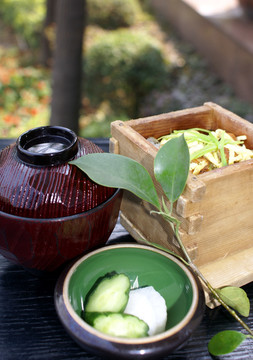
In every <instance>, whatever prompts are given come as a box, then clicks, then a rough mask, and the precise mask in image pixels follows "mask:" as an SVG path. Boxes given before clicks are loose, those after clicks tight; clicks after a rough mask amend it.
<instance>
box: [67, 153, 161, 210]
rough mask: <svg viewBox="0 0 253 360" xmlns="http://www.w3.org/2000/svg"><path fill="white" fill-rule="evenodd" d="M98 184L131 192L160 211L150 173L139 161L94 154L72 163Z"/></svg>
mask: <svg viewBox="0 0 253 360" xmlns="http://www.w3.org/2000/svg"><path fill="white" fill-rule="evenodd" d="M70 164H72V165H76V166H78V167H79V168H80V169H81V170H82V171H83V172H85V173H86V174H87V175H88V176H89V177H90V178H91V179H92V180H93V181H95V182H96V183H98V184H100V185H103V186H108V187H113V188H121V189H125V190H129V191H131V192H132V193H134V194H135V195H137V196H138V197H139V198H141V199H143V200H146V201H148V202H149V203H151V204H153V205H154V206H155V207H157V208H158V209H160V204H159V199H158V195H157V192H156V190H155V186H154V184H153V181H152V179H151V176H150V175H149V173H148V171H147V170H146V169H145V168H144V167H143V166H142V165H141V164H139V163H138V162H137V161H135V160H132V159H130V158H128V157H126V156H123V155H117V154H110V153H94V154H88V155H84V156H81V157H80V158H78V159H76V160H73V161H70Z"/></svg>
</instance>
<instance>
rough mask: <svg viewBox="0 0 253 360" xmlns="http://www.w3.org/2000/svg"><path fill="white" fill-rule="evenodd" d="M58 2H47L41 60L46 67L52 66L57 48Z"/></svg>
mask: <svg viewBox="0 0 253 360" xmlns="http://www.w3.org/2000/svg"><path fill="white" fill-rule="evenodd" d="M57 1H58V0H46V16H45V20H44V24H43V29H42V38H41V59H40V62H41V64H42V65H43V66H45V67H51V66H52V57H53V48H54V46H55V42H54V40H55V36H54V35H55V17H56V5H57Z"/></svg>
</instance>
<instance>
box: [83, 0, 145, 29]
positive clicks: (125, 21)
mask: <svg viewBox="0 0 253 360" xmlns="http://www.w3.org/2000/svg"><path fill="white" fill-rule="evenodd" d="M87 10H88V21H89V23H90V24H95V25H98V26H101V27H102V28H104V29H117V28H119V27H128V26H131V25H133V24H134V23H135V22H136V20H137V18H138V16H139V15H140V12H141V8H140V6H139V3H138V0H127V1H126V0H106V1H102V0H87Z"/></svg>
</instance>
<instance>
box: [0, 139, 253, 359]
mask: <svg viewBox="0 0 253 360" xmlns="http://www.w3.org/2000/svg"><path fill="white" fill-rule="evenodd" d="M93 141H94V142H95V143H97V144H98V145H99V146H100V147H101V148H103V150H105V151H108V139H93ZM9 142H11V141H10V140H5V139H2V140H1V139H0V149H1V148H3V147H5V146H7V145H8V143H9ZM109 241H110V242H118V241H130V242H132V241H133V238H132V237H131V236H130V235H129V234H128V233H127V231H126V230H125V229H124V228H123V227H122V226H121V225H120V223H119V222H118V223H117V225H116V227H115V229H114V231H113V233H112V235H111V237H110V239H109ZM58 276H59V274H57V273H56V274H52V275H50V276H48V277H46V278H36V277H34V276H32V275H31V274H30V273H28V272H27V271H25V270H23V268H21V267H19V266H17V265H13V264H12V263H10V262H9V261H8V260H6V259H5V258H4V257H2V256H1V255H0V359H1V360H16V359H17V360H51V359H57V360H88V359H89V360H101V358H98V357H96V356H93V355H92V354H89V353H86V352H85V351H84V350H83V349H81V348H80V347H79V346H78V345H77V344H76V343H75V342H74V341H73V340H72V339H71V338H70V337H69V336H68V335H67V333H66V332H65V330H64V329H63V327H62V325H61V323H60V321H59V320H58V317H57V315H56V312H55V307H54V287H55V283H56V281H57V278H58ZM244 289H245V291H246V292H247V293H248V296H249V298H250V301H251V307H252V305H253V283H250V284H248V285H247V286H245V287H244ZM246 323H247V324H248V325H249V326H251V327H253V309H252V311H251V315H250V316H249V318H248V319H247V320H246ZM225 329H234V330H241V327H240V326H239V324H237V322H235V321H234V320H233V319H232V318H230V317H229V316H228V315H227V314H226V312H225V311H224V310H223V309H221V308H216V309H214V310H210V309H209V308H206V311H205V315H204V318H203V321H202V323H201V324H200V326H199V328H198V329H197V330H196V331H195V333H194V334H193V336H192V337H191V339H190V340H189V341H188V343H187V345H185V346H184V347H183V348H182V349H180V350H178V351H176V352H175V353H174V354H168V356H167V357H165V358H164V359H167V360H169V359H171V360H177V359H181V360H183V359H185V360H200V359H203V360H204V359H205V360H210V359H213V357H211V356H210V354H209V353H208V350H207V344H208V341H209V340H210V338H211V337H212V336H213V335H214V334H215V333H217V332H218V331H221V330H225ZM222 359H233V360H237V359H238V360H239V359H240V360H242V359H247V360H253V340H246V341H245V342H244V343H243V344H242V345H241V346H240V347H239V348H238V349H237V350H236V351H234V352H233V353H232V354H230V355H226V356H223V357H222Z"/></svg>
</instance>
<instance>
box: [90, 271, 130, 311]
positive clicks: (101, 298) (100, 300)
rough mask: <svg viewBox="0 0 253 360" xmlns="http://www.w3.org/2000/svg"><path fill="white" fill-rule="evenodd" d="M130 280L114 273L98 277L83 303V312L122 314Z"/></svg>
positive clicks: (126, 300)
mask: <svg viewBox="0 0 253 360" xmlns="http://www.w3.org/2000/svg"><path fill="white" fill-rule="evenodd" d="M130 286H131V284H130V280H129V278H128V277H127V276H126V275H125V274H118V273H116V272H115V271H114V272H111V273H107V274H106V275H104V276H102V277H100V278H99V279H98V280H97V281H96V282H95V284H94V285H93V286H92V288H91V289H90V291H89V293H88V294H87V296H86V298H85V302H84V312H123V311H124V310H125V307H126V305H127V302H128V296H129V291H130Z"/></svg>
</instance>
